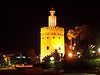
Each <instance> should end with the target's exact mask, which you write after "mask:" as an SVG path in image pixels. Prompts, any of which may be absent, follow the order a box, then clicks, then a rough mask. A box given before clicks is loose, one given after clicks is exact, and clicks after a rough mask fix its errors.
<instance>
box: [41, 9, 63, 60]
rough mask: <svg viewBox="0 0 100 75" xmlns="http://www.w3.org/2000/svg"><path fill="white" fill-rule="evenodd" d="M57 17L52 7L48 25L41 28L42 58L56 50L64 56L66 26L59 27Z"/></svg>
mask: <svg viewBox="0 0 100 75" xmlns="http://www.w3.org/2000/svg"><path fill="white" fill-rule="evenodd" d="M56 25H57V17H56V16H55V11H54V9H53V8H52V10H51V11H50V16H49V17H48V27H42V28H41V32H40V34H41V37H40V60H41V61H42V59H43V58H44V57H45V56H47V55H50V54H51V53H53V52H54V51H55V50H57V52H58V53H59V54H62V55H63V56H64V54H65V49H64V28H62V27H58V26H56Z"/></svg>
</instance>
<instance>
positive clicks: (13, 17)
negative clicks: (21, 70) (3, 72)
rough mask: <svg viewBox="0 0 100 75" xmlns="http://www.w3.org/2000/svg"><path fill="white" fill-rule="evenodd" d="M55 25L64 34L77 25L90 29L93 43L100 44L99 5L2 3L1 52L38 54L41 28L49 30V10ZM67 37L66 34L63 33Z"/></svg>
mask: <svg viewBox="0 0 100 75" xmlns="http://www.w3.org/2000/svg"><path fill="white" fill-rule="evenodd" d="M52 6H53V7H54V9H55V11H56V16H57V25H58V26H61V27H64V28H65V32H67V31H68V30H69V29H71V28H74V27H75V26H77V25H80V26H81V25H84V24H85V25H87V26H89V27H91V31H92V33H91V34H92V35H93V34H94V35H93V39H94V38H95V41H97V44H99V41H100V39H99V38H100V27H99V25H100V4H99V2H93V1H89V2H87V1H84V2H83V1H80V2H76V1H67V0H41V1H40V0H37V1H35V2H34V1H33V2H1V6H0V19H1V20H0V50H2V51H4V50H6V51H10V50H12V51H15V50H17V49H20V50H22V49H26V50H29V49H34V50H35V51H36V52H39V49H40V48H39V47H40V45H39V44H40V43H39V41H40V28H41V27H44V26H48V16H49V11H50V9H51V7H52ZM65 34H66V33H65Z"/></svg>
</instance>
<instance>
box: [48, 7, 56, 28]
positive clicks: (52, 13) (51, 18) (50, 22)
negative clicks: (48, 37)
mask: <svg viewBox="0 0 100 75" xmlns="http://www.w3.org/2000/svg"><path fill="white" fill-rule="evenodd" d="M56 25H57V20H56V16H55V11H54V9H53V8H52V9H51V11H50V16H49V17H48V26H49V27H56Z"/></svg>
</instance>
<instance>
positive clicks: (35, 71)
mask: <svg viewBox="0 0 100 75" xmlns="http://www.w3.org/2000/svg"><path fill="white" fill-rule="evenodd" d="M0 75H63V73H61V72H59V71H45V70H42V69H40V68H32V69H17V70H0Z"/></svg>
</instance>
